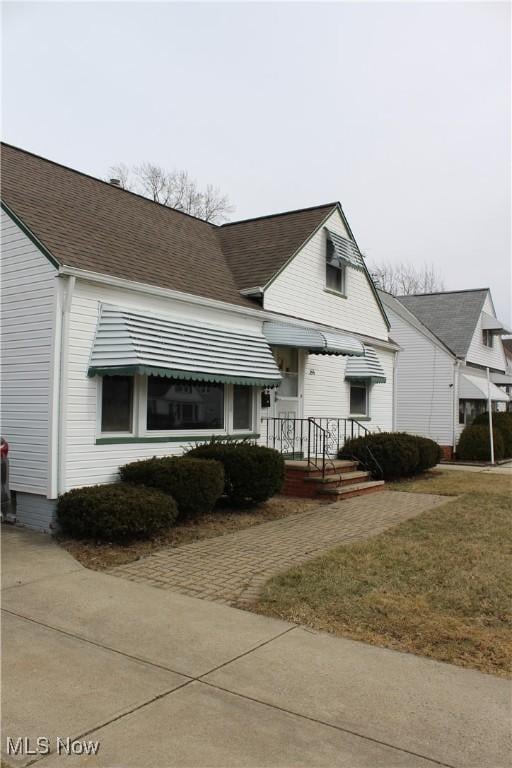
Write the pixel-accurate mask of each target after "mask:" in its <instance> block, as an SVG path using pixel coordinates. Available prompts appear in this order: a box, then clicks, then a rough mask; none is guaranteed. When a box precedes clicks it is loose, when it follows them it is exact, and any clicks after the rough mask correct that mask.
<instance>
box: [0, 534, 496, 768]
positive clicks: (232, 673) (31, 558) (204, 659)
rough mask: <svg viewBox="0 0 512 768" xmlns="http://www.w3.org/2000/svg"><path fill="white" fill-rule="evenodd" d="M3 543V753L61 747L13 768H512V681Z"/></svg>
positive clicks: (35, 540) (31, 543) (19, 541)
mask: <svg viewBox="0 0 512 768" xmlns="http://www.w3.org/2000/svg"><path fill="white" fill-rule="evenodd" d="M2 546H3V560H2V568H3V574H4V579H3V585H2V586H3V590H2V611H3V623H2V635H3V636H2V641H3V648H2V650H3V654H2V663H3V676H2V704H3V707H2V715H3V738H2V748H3V749H4V750H5V748H6V745H7V739H8V738H9V737H10V738H11V739H13V740H14V742H16V739H17V738H18V737H26V738H28V739H29V742H28V744H29V746H30V747H31V748H32V749H34V750H36V749H37V745H36V742H35V739H36V737H38V736H45V737H48V739H49V744H50V747H51V753H50V754H47V755H43V754H30V755H27V754H26V753H25V754H21V753H19V754H18V755H17V756H12V755H11V756H9V757H7V760H8V764H15V765H28V764H29V763H30V764H34V765H36V766H37V767H38V768H39V767H40V768H49V767H50V766H54V767H55V768H57V767H61V768H67V767H69V768H77V767H78V766H88V768H106V767H107V766H114V765H115V766H122V768H145V767H146V766H147V767H148V768H155V766H158V768H167V766H169V767H170V766H176V767H177V768H182V767H184V766H190V768H192V767H194V768H207V767H208V768H210V767H212V768H214V767H216V766H218V767H219V768H226V767H227V766H251V767H253V768H257V767H261V766H268V767H271V768H273V767H274V766H276V767H279V768H291V767H292V766H293V767H294V768H295V767H296V766H308V767H309V766H346V767H347V768H399V767H403V768H428V766H431V767H432V766H439V765H442V766H457V768H458V767H459V766H460V767H461V768H462V767H463V766H464V767H467V768H502V767H503V768H504V767H505V766H508V765H509V764H510V755H511V751H510V743H509V730H510V728H509V718H510V692H511V687H510V684H509V683H508V681H505V680H501V679H498V678H494V677H491V676H489V675H484V674H480V673H479V672H473V671H471V670H464V669H460V668H458V667H455V666H451V665H447V664H440V663H438V662H435V661H430V660H427V659H422V658H419V657H416V656H412V655H409V654H402V653H397V652H395V651H390V650H386V649H381V648H375V647H372V646H369V645H365V644H363V643H358V642H354V641H351V640H343V639H339V638H335V637H331V636H328V635H325V634H322V633H316V632H311V631H308V630H305V629H303V628H301V627H297V626H294V625H293V624H288V623H285V622H281V621H276V620H274V619H268V618H265V617H263V616H257V615H254V614H251V613H248V612H245V611H240V610H237V609H234V608H230V607H227V606H225V605H219V604H216V603H213V602H209V601H206V600H197V599H195V598H191V597H187V596H185V595H180V594H176V593H174V592H171V591H168V590H161V589H155V588H154V587H151V586H149V585H147V584H137V583H133V582H130V581H127V580H124V579H119V578H113V577H112V576H109V575H106V574H102V573H96V572H93V571H88V570H86V569H84V568H82V567H81V566H79V565H77V564H76V563H75V562H74V561H73V560H72V559H71V558H70V556H69V555H68V554H67V553H66V552H64V551H62V550H61V549H60V548H59V547H57V546H56V545H55V544H54V543H53V542H52V541H51V540H50V539H49V538H47V537H45V536H43V535H37V534H29V533H26V532H23V531H20V530H16V529H10V528H4V530H3V537H2ZM58 737H60V738H61V739H62V740H63V743H64V745H65V746H66V741H65V740H66V737H71V739H72V741H73V740H77V741H76V744H75V746H74V751H75V752H77V751H80V749H83V746H80V744H81V743H82V742H98V752H97V754H96V756H89V757H84V756H79V755H77V754H75V755H74V756H67V755H66V754H65V753H64V752H62V750H61V754H60V755H59V754H58V749H59V744H60V743H61V742H58V741H57V738H58ZM42 747H43V751H44V744H43V745H42ZM90 748H91V749H92V746H91V747H90Z"/></svg>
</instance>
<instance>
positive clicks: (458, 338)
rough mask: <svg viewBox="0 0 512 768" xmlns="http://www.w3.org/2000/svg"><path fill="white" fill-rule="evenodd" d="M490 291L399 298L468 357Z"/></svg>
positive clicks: (453, 346) (437, 333) (446, 340)
mask: <svg viewBox="0 0 512 768" xmlns="http://www.w3.org/2000/svg"><path fill="white" fill-rule="evenodd" d="M488 292H489V289H488V288H475V289H474V290H466V291H444V292H442V293H423V294H413V295H411V296H397V297H396V298H397V299H398V301H400V302H401V303H402V304H403V305H404V307H406V308H407V309H408V310H409V312H412V314H413V315H415V316H416V317H417V318H418V320H420V321H421V322H422V323H423V325H425V326H426V327H427V328H428V329H429V330H430V331H431V332H432V333H433V334H435V335H436V336H437V337H438V338H439V339H441V341H442V342H443V343H444V344H446V346H447V347H449V349H451V350H452V352H453V353H454V354H455V355H457V356H458V357H465V356H466V354H467V352H468V349H469V345H470V344H471V339H472V338H473V334H474V332H475V328H476V325H477V323H478V319H479V317H480V313H481V311H482V309H483V306H484V301H485V299H486V296H487V294H488Z"/></svg>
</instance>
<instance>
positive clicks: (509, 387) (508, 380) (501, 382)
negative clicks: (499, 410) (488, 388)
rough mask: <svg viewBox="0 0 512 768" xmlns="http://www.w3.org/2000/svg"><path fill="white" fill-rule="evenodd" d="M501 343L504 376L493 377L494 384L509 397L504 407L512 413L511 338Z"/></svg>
mask: <svg viewBox="0 0 512 768" xmlns="http://www.w3.org/2000/svg"><path fill="white" fill-rule="evenodd" d="M502 341H503V349H504V350H505V361H506V369H505V374H504V375H502V374H496V375H495V377H494V382H495V384H497V385H498V387H499V388H500V389H503V390H504V391H505V392H506V393H507V395H508V396H509V402H508V403H507V406H506V407H507V411H509V412H512V338H506V339H502Z"/></svg>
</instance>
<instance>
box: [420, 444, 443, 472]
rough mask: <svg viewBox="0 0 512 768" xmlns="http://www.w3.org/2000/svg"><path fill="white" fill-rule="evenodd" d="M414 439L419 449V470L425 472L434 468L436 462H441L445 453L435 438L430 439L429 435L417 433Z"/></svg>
mask: <svg viewBox="0 0 512 768" xmlns="http://www.w3.org/2000/svg"><path fill="white" fill-rule="evenodd" d="M414 439H415V440H416V445H417V446H418V451H419V459H420V461H419V466H418V471H419V472H425V470H427V469H432V467H435V466H436V464H439V462H440V461H441V457H442V455H443V452H442V450H441V446H440V445H439V444H438V443H436V442H435V440H430V439H429V438H428V437H420V436H419V435H415V436H414Z"/></svg>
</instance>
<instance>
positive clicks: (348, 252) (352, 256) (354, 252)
mask: <svg viewBox="0 0 512 768" xmlns="http://www.w3.org/2000/svg"><path fill="white" fill-rule="evenodd" d="M326 229H327V227H326ZM327 234H328V237H329V239H330V241H331V243H332V244H333V246H334V256H333V259H334V262H335V265H336V266H340V267H342V266H344V265H345V264H349V265H350V266H351V267H355V269H362V270H364V261H363V257H362V255H361V252H360V250H359V248H358V247H357V245H356V244H355V243H354V242H353V240H347V238H346V237H342V236H341V235H338V234H337V233H336V232H332V230H330V229H327Z"/></svg>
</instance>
